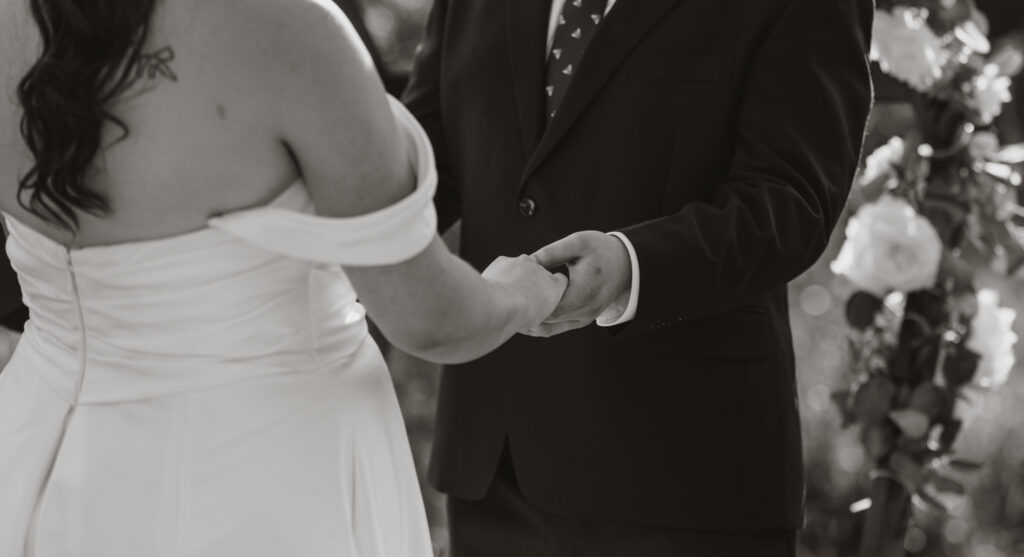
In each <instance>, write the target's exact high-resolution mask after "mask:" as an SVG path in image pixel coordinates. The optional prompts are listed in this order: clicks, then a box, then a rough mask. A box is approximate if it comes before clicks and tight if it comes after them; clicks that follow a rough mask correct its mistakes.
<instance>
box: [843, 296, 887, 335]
mask: <svg viewBox="0 0 1024 557" xmlns="http://www.w3.org/2000/svg"><path fill="white" fill-rule="evenodd" d="M881 309H882V300H881V299H880V298H878V297H877V296H875V295H873V294H869V293H867V292H854V293H853V295H852V296H850V299H849V300H848V301H847V302H846V320H847V321H848V322H849V323H850V326H851V327H853V328H854V329H857V330H859V331H863V330H864V329H867V328H868V327H869V326H871V324H872V323H874V322H875V316H876V315H878V312H879V310H881Z"/></svg>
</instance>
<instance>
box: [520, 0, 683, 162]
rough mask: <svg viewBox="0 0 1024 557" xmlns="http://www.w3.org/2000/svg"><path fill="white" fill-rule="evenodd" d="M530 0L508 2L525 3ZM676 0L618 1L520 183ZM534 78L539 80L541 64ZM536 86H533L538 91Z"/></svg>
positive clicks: (590, 47) (595, 39) (598, 33)
mask: <svg viewBox="0 0 1024 557" xmlns="http://www.w3.org/2000/svg"><path fill="white" fill-rule="evenodd" d="M529 1H530V0H510V3H514V2H529ZM679 2H680V0H618V2H617V3H616V5H615V7H614V8H612V10H611V12H609V13H608V18H607V19H606V20H605V22H604V23H603V24H602V25H601V27H600V28H599V29H598V30H597V34H596V35H594V39H593V40H592V41H591V43H590V46H588V47H587V51H586V52H585V53H584V55H583V61H582V62H581V63H580V68H579V72H578V73H577V74H576V77H574V78H573V81H572V83H571V84H570V85H569V90H568V91H567V92H566V95H565V98H564V99H563V100H562V104H561V106H560V107H559V108H558V113H557V114H556V115H555V117H554V118H553V119H552V120H551V122H550V124H549V125H548V129H547V130H546V131H545V132H544V135H543V136H542V138H541V139H540V144H539V145H537V150H536V151H534V152H533V156H532V158H531V159H530V162H529V164H527V167H526V171H525V172H523V181H524V182H525V180H526V178H527V177H529V175H530V174H531V173H533V171H534V170H536V169H537V167H538V166H539V165H540V163H541V162H543V161H544V159H545V158H546V157H547V156H548V155H549V154H550V153H551V150H552V149H553V148H554V146H555V145H556V144H557V143H558V141H559V140H560V139H561V138H562V137H563V136H564V135H565V133H566V132H567V131H568V130H569V128H570V127H571V126H572V124H573V123H574V122H575V121H576V119H577V118H579V116H580V115H581V114H582V113H583V111H584V109H586V107H587V105H588V104H590V102H591V101H592V100H593V99H594V97H595V96H596V95H597V93H598V91H600V90H601V87H603V86H604V84H605V83H606V82H607V81H608V79H609V78H611V76H612V74H614V73H615V70H616V69H618V67H619V66H620V65H621V64H622V63H623V62H624V61H625V60H626V57H627V56H628V55H629V53H630V52H631V51H632V50H633V47H634V46H636V44H637V43H638V42H640V40H641V39H642V38H643V37H644V35H645V34H646V33H647V31H649V30H650V29H651V27H653V26H654V25H655V24H656V23H658V21H659V20H661V18H662V16H664V15H665V14H666V13H667V12H668V11H669V10H670V9H671V8H672V7H673V6H675V5H676V4H677V3H679ZM540 72H541V73H539V74H538V75H540V76H541V77H540V79H541V81H543V63H542V64H541V69H540ZM540 87H541V86H540V85H538V86H537V88H538V90H539V89H540Z"/></svg>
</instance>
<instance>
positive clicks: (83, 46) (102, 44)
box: [18, 0, 157, 232]
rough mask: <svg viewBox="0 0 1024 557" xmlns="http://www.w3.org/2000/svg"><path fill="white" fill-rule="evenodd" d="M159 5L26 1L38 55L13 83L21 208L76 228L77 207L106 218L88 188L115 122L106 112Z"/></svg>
mask: <svg viewBox="0 0 1024 557" xmlns="http://www.w3.org/2000/svg"><path fill="white" fill-rule="evenodd" d="M156 1H157V0H30V1H29V6H30V10H31V12H32V17H33V19H34V20H35V22H36V25H37V26H38V28H39V33H40V36H41V38H42V54H41V55H40V57H39V59H38V60H36V62H35V64H33V65H32V67H31V69H29V71H28V73H27V74H26V75H25V77H24V78H23V79H22V80H21V82H20V83H19V84H18V101H19V102H20V103H21V107H22V110H23V111H24V112H23V115H22V118H21V135H22V137H23V138H24V140H25V144H26V145H27V146H28V149H29V151H30V152H31V153H32V157H33V159H34V164H33V165H32V167H31V168H30V169H29V171H28V172H27V173H25V175H24V176H22V177H21V179H20V180H19V182H18V202H19V203H20V204H21V206H22V207H23V208H25V210H27V211H30V212H31V213H33V214H35V215H36V216H38V217H40V218H42V219H44V220H46V221H48V222H50V223H52V224H55V225H57V226H59V227H61V228H64V229H66V230H68V231H70V232H76V231H77V230H78V225H79V221H78V215H77V213H76V210H81V211H83V212H86V213H90V214H95V215H100V216H102V215H106V214H109V212H110V206H109V204H108V203H107V200H106V198H105V197H104V196H103V195H101V194H100V193H99V192H97V191H96V190H95V189H93V188H92V187H91V186H90V185H89V183H88V174H89V170H90V168H91V167H92V163H93V160H94V159H95V158H96V155H97V153H99V151H100V148H101V147H102V135H103V129H104V126H105V125H106V124H108V123H109V124H113V125H114V126H116V127H117V128H119V129H120V131H121V139H123V138H124V137H126V136H127V135H128V127H127V126H126V125H125V123H124V122H122V121H121V120H119V119H118V118H117V117H116V116H114V115H113V114H111V112H110V111H109V107H110V104H111V101H113V100H114V99H115V98H116V97H117V96H118V95H120V94H121V93H122V92H124V90H125V89H126V88H127V87H128V86H129V85H130V84H131V82H132V78H133V75H134V72H135V71H136V70H137V66H138V60H139V57H140V56H141V54H142V53H141V49H142V46H143V45H144V44H145V41H146V37H147V36H148V34H149V26H150V19H151V16H152V15H153V10H154V8H155V4H156Z"/></svg>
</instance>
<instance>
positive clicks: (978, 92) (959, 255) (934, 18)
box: [832, 0, 1024, 557]
mask: <svg viewBox="0 0 1024 557" xmlns="http://www.w3.org/2000/svg"><path fill="white" fill-rule="evenodd" d="M986 29H987V22H986V20H985V18H984V16H983V15H982V14H981V13H980V12H979V11H978V10H977V8H976V7H975V6H974V4H973V2H972V1H970V0H879V1H878V3H877V13H876V19H875V25H874V37H873V41H872V48H871V57H872V60H874V61H875V62H877V63H878V66H879V68H880V69H881V70H882V71H883V72H884V73H886V74H887V75H889V76H891V77H893V78H895V79H897V80H898V81H900V82H901V83H903V84H904V85H905V86H906V87H907V88H908V90H909V96H910V99H911V100H912V102H913V105H914V108H915V112H916V114H917V123H918V126H917V128H916V129H915V130H913V131H911V132H910V133H908V134H907V135H905V136H904V137H894V138H892V139H890V140H889V142H888V143H886V144H885V145H883V146H882V147H880V148H879V149H878V150H876V151H875V152H874V153H872V154H871V155H869V156H868V157H867V158H866V160H865V165H864V169H863V171H862V172H861V174H860V175H859V178H858V185H859V188H860V190H861V191H860V193H861V194H863V195H862V196H861V197H862V198H863V199H866V202H865V203H864V204H863V205H862V206H860V207H859V209H858V210H857V212H856V213H855V214H854V215H853V216H852V217H851V219H850V221H849V224H848V226H847V229H846V241H845V243H844V245H843V246H842V249H841V251H840V253H839V255H838V257H837V258H836V260H835V261H834V262H833V263H832V270H833V272H834V273H835V274H837V275H840V276H843V277H845V278H846V280H848V281H849V282H850V283H851V284H852V285H853V286H854V287H855V289H856V291H855V292H854V294H853V295H852V296H851V297H850V298H849V300H848V302H847V307H846V310H847V320H848V322H849V324H850V327H851V329H852V333H851V340H850V348H851V362H850V368H851V371H852V373H853V381H852V384H851V386H850V389H848V390H844V391H842V392H838V393H835V395H834V399H835V400H836V402H837V404H838V405H839V407H840V409H841V411H842V413H843V417H844V422H845V423H846V424H847V425H852V424H858V425H859V426H860V427H861V439H862V442H863V444H864V447H865V450H866V453H867V454H868V455H869V458H870V459H871V460H872V462H873V464H874V467H875V470H874V472H873V474H872V476H873V482H872V492H871V498H870V501H864V502H861V503H858V504H857V505H856V507H858V508H859V509H868V514H867V516H866V520H865V528H864V533H863V540H862V547H861V555H862V556H865V557H867V556H872V557H878V556H885V557H888V556H891V555H902V554H903V537H904V535H905V533H906V531H907V528H908V526H909V521H910V519H911V504H912V503H914V502H916V503H920V504H923V505H929V506H932V507H935V508H939V509H942V508H944V505H943V502H942V501H943V499H944V498H945V497H946V496H947V495H954V496H955V495H962V494H963V493H964V487H963V485H962V484H961V483H960V482H959V481H957V479H956V477H957V475H958V474H960V473H963V472H965V471H969V470H972V469H976V468H977V467H978V465H977V464H974V463H971V462H968V461H965V460H962V459H958V458H957V457H956V456H955V455H954V452H953V445H954V442H955V441H956V439H957V436H958V434H959V432H960V428H961V421H960V420H959V419H958V417H957V405H958V402H959V401H961V400H962V399H963V398H964V396H963V395H964V393H965V391H966V390H968V389H992V388H996V387H998V386H1000V385H1001V384H1002V383H1003V382H1005V381H1006V379H1007V377H1008V376H1009V374H1010V371H1011V369H1012V368H1013V365H1014V356H1013V345H1014V343H1015V342H1016V341H1017V337H1016V335H1014V333H1013V332H1012V324H1013V321H1014V319H1015V317H1016V312H1015V311H1014V310H1012V309H1008V308H1003V307H1000V302H999V296H998V294H997V293H996V292H995V291H993V290H987V289H981V290H979V289H978V288H977V287H976V286H975V274H976V272H977V270H978V269H981V268H990V269H993V270H996V271H998V272H1002V273H1005V274H1008V275H1013V274H1015V273H1017V272H1018V271H1019V270H1020V269H1021V268H1022V267H1024V247H1022V240H1024V232H1022V230H1024V229H1022V227H1020V226H1018V225H1017V224H1016V223H1015V222H1014V219H1015V218H1016V217H1018V216H1021V215H1022V214H1024V210H1022V209H1021V207H1020V206H1018V204H1017V187H1018V186H1019V185H1020V184H1021V175H1020V174H1019V172H1018V169H1019V168H1020V165H1021V163H1024V145H1013V146H1001V145H1000V143H999V140H998V137H997V136H996V135H995V134H994V133H992V131H991V130H990V128H991V126H992V124H993V121H994V120H995V119H996V117H998V115H999V114H1000V113H1001V111H1002V108H1003V105H1004V104H1005V103H1007V102H1010V100H1011V97H1010V83H1011V78H1012V77H1013V76H1014V75H1016V74H1017V73H1018V72H1020V71H1021V69H1022V66H1024V55H1022V53H1021V51H1020V50H1019V49H1018V48H1016V47H1014V46H1012V45H1006V46H1004V47H1001V48H993V47H992V45H991V44H990V43H989V40H988V39H987V37H986V35H985V32H986Z"/></svg>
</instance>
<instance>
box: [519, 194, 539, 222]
mask: <svg viewBox="0 0 1024 557" xmlns="http://www.w3.org/2000/svg"><path fill="white" fill-rule="evenodd" d="M519 214H521V215H523V216H524V217H532V216H533V215H535V214H537V202H536V201H534V200H533V199H530V198H529V197H524V198H522V199H520V200H519Z"/></svg>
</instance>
